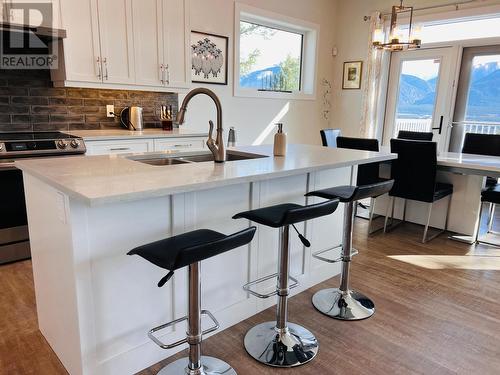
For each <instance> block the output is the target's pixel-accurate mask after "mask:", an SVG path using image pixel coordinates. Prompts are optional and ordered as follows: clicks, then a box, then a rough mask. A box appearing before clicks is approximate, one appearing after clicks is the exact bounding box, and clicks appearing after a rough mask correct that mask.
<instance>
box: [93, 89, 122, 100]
mask: <svg viewBox="0 0 500 375" xmlns="http://www.w3.org/2000/svg"><path fill="white" fill-rule="evenodd" d="M99 97H100V98H106V99H108V98H109V99H126V98H128V94H127V91H122V90H99Z"/></svg>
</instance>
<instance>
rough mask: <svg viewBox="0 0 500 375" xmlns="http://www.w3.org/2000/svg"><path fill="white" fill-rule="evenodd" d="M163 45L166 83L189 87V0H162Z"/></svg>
mask: <svg viewBox="0 0 500 375" xmlns="http://www.w3.org/2000/svg"><path fill="white" fill-rule="evenodd" d="M162 3H163V46H164V62H165V64H166V65H167V67H166V85H167V86H170V87H188V86H189V83H190V81H191V79H190V73H191V70H190V69H191V65H190V61H189V58H190V57H189V56H190V54H189V48H190V26H189V18H190V17H189V3H190V1H189V0H162Z"/></svg>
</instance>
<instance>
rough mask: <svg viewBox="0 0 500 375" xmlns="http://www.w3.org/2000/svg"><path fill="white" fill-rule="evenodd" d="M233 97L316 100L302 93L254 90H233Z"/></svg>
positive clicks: (312, 95) (310, 95) (314, 97)
mask: <svg viewBox="0 0 500 375" xmlns="http://www.w3.org/2000/svg"><path fill="white" fill-rule="evenodd" d="M234 96H235V97H241V98H259V99H287V100H316V95H314V94H307V93H304V92H276V91H258V90H256V89H241V88H236V87H235V88H234Z"/></svg>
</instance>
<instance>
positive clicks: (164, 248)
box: [127, 227, 256, 375]
mask: <svg viewBox="0 0 500 375" xmlns="http://www.w3.org/2000/svg"><path fill="white" fill-rule="evenodd" d="M255 230H256V228H255V227H250V228H247V229H244V230H242V231H240V232H237V233H234V234H231V235H229V236H226V235H224V234H222V233H219V232H215V231H213V230H208V229H199V230H195V231H192V232H188V233H184V234H180V235H177V236H174V237H170V238H167V239H163V240H160V241H156V242H152V243H149V244H147V245H143V246H139V247H136V248H135V249H133V250H131V251H129V252H128V253H127V254H128V255H134V254H137V255H139V256H141V257H142V258H144V259H146V260H147V261H149V262H151V263H153V264H154V265H156V266H158V267H161V268H164V269H166V270H168V271H169V272H168V274H167V275H166V276H165V277H163V278H162V279H161V280H160V281H159V282H158V287H162V286H163V285H164V284H165V283H166V282H167V281H168V280H169V279H170V278H171V277H172V276H173V274H174V271H175V270H177V269H179V268H182V267H186V266H188V267H189V276H188V279H189V297H188V304H189V307H188V316H185V317H183V318H179V319H176V320H174V321H172V322H169V323H165V324H162V325H161V326H158V327H155V328H152V329H151V330H150V331H149V332H148V336H149V338H150V339H151V340H152V341H153V342H154V343H155V344H156V345H158V346H159V347H161V348H162V349H172V348H175V347H177V346H179V345H182V344H185V343H187V344H189V356H188V357H186V358H181V359H178V360H177V361H175V362H172V363H170V364H169V365H167V366H166V367H164V368H163V369H162V370H161V371H160V373H161V374H165V375H170V374H172V375H174V374H227V375H236V372H235V371H234V369H233V368H232V367H231V366H230V365H228V364H227V363H226V362H224V361H221V360H220V359H217V358H214V357H206V356H201V342H202V335H205V334H208V333H210V332H213V331H215V330H217V329H218V328H219V323H218V322H217V320H216V319H215V317H214V316H213V315H212V314H211V313H210V312H209V311H207V310H201V280H200V268H201V261H202V260H204V259H208V258H211V257H213V256H216V255H219V254H222V253H224V252H226V251H229V250H232V249H235V248H237V247H240V246H243V245H246V244H247V243H249V242H250V241H252V238H253V236H254V234H255ZM202 315H206V316H208V317H209V318H210V319H211V320H212V322H213V323H214V325H213V326H212V327H211V328H208V329H206V330H205V331H202V330H201V316H202ZM185 320H187V325H188V329H187V332H186V335H187V337H186V338H184V339H182V340H179V341H177V342H174V343H172V344H165V343H164V342H162V341H161V340H160V339H159V338H158V337H157V335H155V333H156V332H158V331H161V330H164V329H166V328H168V327H171V326H173V325H175V324H177V323H180V322H183V321H185Z"/></svg>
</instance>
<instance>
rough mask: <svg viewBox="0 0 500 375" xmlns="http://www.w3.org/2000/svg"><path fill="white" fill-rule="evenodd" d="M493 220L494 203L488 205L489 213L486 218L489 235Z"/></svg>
mask: <svg viewBox="0 0 500 375" xmlns="http://www.w3.org/2000/svg"><path fill="white" fill-rule="evenodd" d="M494 219H495V203H490V212H489V216H488V232H487V233H491V230H492V229H493V220H494Z"/></svg>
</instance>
